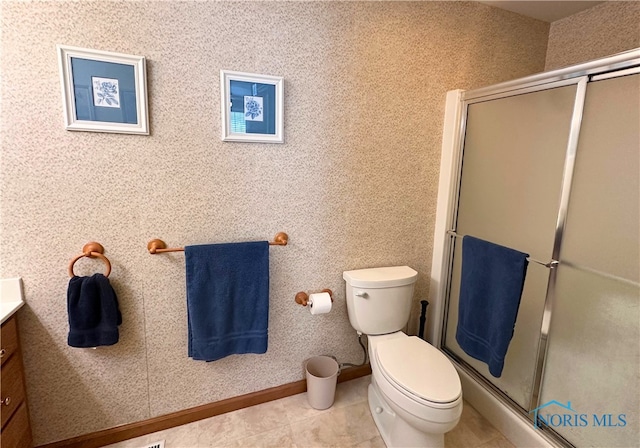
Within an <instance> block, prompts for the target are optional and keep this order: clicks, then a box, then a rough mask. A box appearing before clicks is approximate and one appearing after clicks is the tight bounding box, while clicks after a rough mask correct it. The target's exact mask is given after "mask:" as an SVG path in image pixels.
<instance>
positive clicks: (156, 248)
mask: <svg viewBox="0 0 640 448" xmlns="http://www.w3.org/2000/svg"><path fill="white" fill-rule="evenodd" d="M288 242H289V235H287V234H286V233H284V232H279V233H277V234H276V236H275V238H274V239H273V241H269V246H286V245H287V243H288ZM147 250H148V251H149V253H150V254H152V255H153V254H161V253H164V252H184V247H174V248H167V244H166V243H165V242H164V241H162V240H159V239H155V240H151V241H149V242H148V243H147Z"/></svg>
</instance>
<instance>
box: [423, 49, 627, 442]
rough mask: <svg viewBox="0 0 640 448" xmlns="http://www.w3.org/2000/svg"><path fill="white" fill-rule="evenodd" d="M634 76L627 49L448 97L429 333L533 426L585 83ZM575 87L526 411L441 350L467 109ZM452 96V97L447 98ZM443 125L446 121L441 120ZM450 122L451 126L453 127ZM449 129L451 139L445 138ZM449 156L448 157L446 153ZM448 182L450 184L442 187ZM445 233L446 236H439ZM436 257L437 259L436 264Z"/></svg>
mask: <svg viewBox="0 0 640 448" xmlns="http://www.w3.org/2000/svg"><path fill="white" fill-rule="evenodd" d="M632 73H640V48H638V49H634V50H629V51H626V52H624V53H619V54H617V55H614V56H610V57H607V58H603V59H598V60H594V61H590V62H587V63H583V64H579V65H574V66H570V67H566V68H563V69H559V70H554V71H550V72H544V73H540V74H537V75H533V76H529V77H526V78H521V79H517V80H514V81H509V82H505V83H501V84H497V85H494V86H489V87H484V88H481V89H475V90H470V91H466V92H465V91H458V92H451V93H457V97H458V104H457V110H456V112H455V113H452V112H449V122H448V123H445V131H444V134H445V135H444V139H443V156H442V157H443V158H442V161H441V167H440V169H441V174H440V191H439V194H438V210H437V214H436V221H437V222H436V225H435V228H436V234H435V236H434V250H433V252H434V254H433V262H432V267H433V268H432V276H431V277H432V283H434V286H433V288H432V290H431V295H432V296H433V295H434V294H435V297H432V298H433V299H434V301H435V302H436V303H437V304H439V307H438V309H437V310H436V313H437V314H438V315H437V316H436V318H435V320H436V322H438V323H439V324H440V325H441V329H440V332H439V333H435V334H433V339H434V341H433V342H434V343H435V345H436V346H438V347H439V348H440V349H441V350H443V352H444V353H445V354H446V355H447V356H449V357H450V358H451V359H452V360H453V361H454V362H455V363H456V364H458V366H459V367H460V368H461V369H462V370H463V371H465V373H467V374H468V375H469V376H471V377H472V378H474V379H475V380H476V381H477V382H478V383H480V384H481V385H482V386H484V388H485V389H486V390H487V391H488V392H489V393H490V394H491V395H493V396H494V398H496V399H498V400H499V401H500V402H502V403H503V404H505V405H506V406H507V407H508V408H510V409H511V410H512V411H514V412H515V413H516V414H517V415H519V416H520V417H521V418H524V419H527V420H529V421H533V418H534V417H533V415H532V414H530V413H529V411H530V410H532V409H535V408H537V407H538V406H539V405H540V402H539V401H540V391H541V388H542V384H543V380H544V378H543V377H544V367H545V360H546V357H547V350H548V338H549V329H550V325H551V318H552V310H553V303H554V300H555V282H556V272H557V269H555V267H556V266H557V264H558V259H559V254H560V249H561V246H562V237H563V232H564V227H565V223H566V216H567V210H568V203H569V197H570V192H571V184H572V177H573V171H574V166H575V156H576V150H577V147H578V140H579V136H580V127H581V122H582V114H583V107H584V102H585V97H586V89H587V84H588V82H589V81H592V80H601V79H606V78H608V77H617V76H624V75H628V74H632ZM573 84H577V91H576V96H575V99H574V107H573V112H572V117H571V122H570V127H569V138H568V142H567V149H566V154H565V162H564V168H563V176H562V184H561V197H560V202H559V204H558V216H557V221H556V229H555V235H554V245H553V251H552V260H551V261H550V266H549V281H548V285H547V291H546V297H545V301H544V310H543V316H542V323H541V328H540V336H539V342H538V349H537V354H536V362H535V372H534V379H533V384H532V391H531V396H530V403H529V409H528V410H524V409H523V408H522V407H521V405H519V404H517V403H516V402H515V401H513V400H512V399H511V398H510V397H509V396H507V395H506V393H504V392H503V391H502V390H500V389H499V388H498V387H497V386H495V385H494V384H493V383H491V382H490V381H489V380H488V379H487V378H485V377H484V376H483V375H481V374H480V373H478V372H477V371H476V370H475V369H474V368H473V367H471V366H470V365H469V364H468V363H466V362H465V361H464V360H462V359H461V358H460V357H459V356H457V355H456V354H455V353H453V352H452V351H451V350H449V349H447V348H446V347H444V344H443V341H444V340H445V338H446V331H447V322H448V311H449V295H450V290H451V278H452V268H453V252H454V244H453V240H454V238H455V237H454V236H452V235H451V233H450V232H455V230H456V223H457V214H458V203H459V196H460V186H461V180H462V164H463V156H464V143H465V134H466V122H467V117H468V107H469V105H471V104H474V103H480V102H485V101H491V100H496V99H500V98H506V97H511V96H515V95H521V94H525V93H532V92H537V91H543V90H547V89H552V88H557V87H562V86H567V85H573ZM451 98H453V97H450V99H451ZM445 120H446V117H445ZM452 121H454V122H455V125H454V126H451V122H452ZM447 128H448V131H449V135H447ZM447 151H449V152H450V153H451V154H445V153H446V152H447ZM447 178H448V180H449V182H448V185H447V184H446V182H443V180H444V179H447ZM443 229H444V232H443ZM437 257H441V258H439V259H436V258H437ZM542 429H543V431H542V432H543V433H544V435H545V436H548V437H549V438H550V439H551V440H553V441H554V442H556V443H560V444H563V445H566V446H572V445H571V443H570V442H568V441H567V440H566V439H564V438H563V437H562V436H560V435H559V434H558V433H556V432H555V431H553V430H552V429H551V428H542Z"/></svg>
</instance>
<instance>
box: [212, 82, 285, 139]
mask: <svg viewBox="0 0 640 448" xmlns="http://www.w3.org/2000/svg"><path fill="white" fill-rule="evenodd" d="M220 107H221V119H222V123H221V130H222V136H221V138H222V140H223V141H225V142H258V143H284V122H283V117H284V78H282V77H281V76H271V75H258V74H255V73H244V72H236V71H230V70H220Z"/></svg>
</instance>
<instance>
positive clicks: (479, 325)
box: [456, 236, 529, 378]
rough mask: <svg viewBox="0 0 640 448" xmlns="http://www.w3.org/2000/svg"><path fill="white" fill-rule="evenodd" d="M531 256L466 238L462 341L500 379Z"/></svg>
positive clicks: (459, 336) (460, 322)
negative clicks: (528, 260)
mask: <svg viewBox="0 0 640 448" xmlns="http://www.w3.org/2000/svg"><path fill="white" fill-rule="evenodd" d="M528 256H529V255H528V254H525V253H522V252H518V251H517V250H513V249H510V248H508V247H504V246H499V245H497V244H494V243H490V242H488V241H483V240H481V239H478V238H474V237H471V236H465V237H464V238H463V240H462V275H461V280H460V302H459V309H458V328H457V331H456V341H458V344H459V345H460V347H461V348H462V349H463V350H464V351H465V353H467V354H468V355H469V356H471V357H473V358H476V359H478V360H480V361H483V362H486V363H487V364H488V365H489V372H490V373H491V375H493V376H495V377H496V378H498V377H500V375H502V368H503V367H504V358H505V356H506V355H507V349H508V348H509V342H511V338H512V337H513V330H514V327H515V324H516V317H517V316H518V307H519V306H520V298H521V296H522V290H523V288H524V280H525V276H526V273H527V265H528V262H527V257H528Z"/></svg>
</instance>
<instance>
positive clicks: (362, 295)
mask: <svg viewBox="0 0 640 448" xmlns="http://www.w3.org/2000/svg"><path fill="white" fill-rule="evenodd" d="M355 296H356V297H362V298H365V297H367V293H366V292H364V291H356V293H355Z"/></svg>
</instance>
